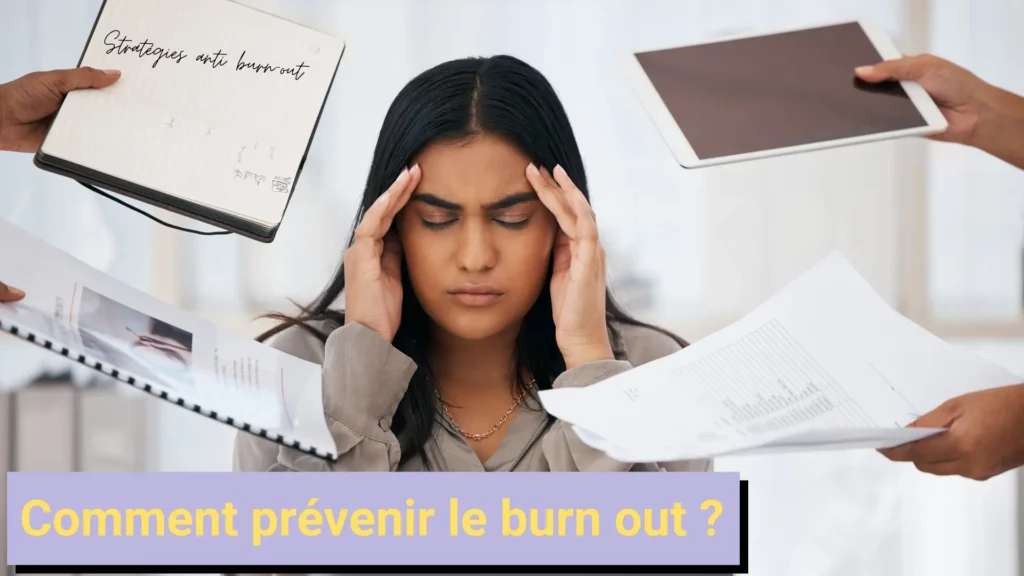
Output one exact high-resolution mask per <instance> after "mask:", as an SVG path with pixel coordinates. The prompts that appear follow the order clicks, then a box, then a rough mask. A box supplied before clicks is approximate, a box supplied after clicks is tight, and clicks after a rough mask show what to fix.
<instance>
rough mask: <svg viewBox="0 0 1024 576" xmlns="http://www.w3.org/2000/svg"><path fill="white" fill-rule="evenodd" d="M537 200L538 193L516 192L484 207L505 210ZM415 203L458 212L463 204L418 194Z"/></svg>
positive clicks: (430, 195) (414, 199) (414, 197)
mask: <svg viewBox="0 0 1024 576" xmlns="http://www.w3.org/2000/svg"><path fill="white" fill-rule="evenodd" d="M536 199H537V193H536V192H516V193H515V194H509V195H508V196H505V197H504V198H502V199H501V200H498V201H497V202H491V203H490V204H486V205H484V209H486V210H503V209H505V208H511V207H512V206H515V205H516V204H522V203H523V202H529V201H531V200H536ZM412 200H413V201H414V202H422V203H424V204H426V205H428V206H435V207H437V208H442V209H444V210H452V211H458V210H462V205H461V204H456V203H455V202H449V201H448V200H444V199H442V198H439V197H437V196H435V195H434V194H429V193H428V194H417V195H415V196H413V197H412Z"/></svg>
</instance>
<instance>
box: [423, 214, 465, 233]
mask: <svg viewBox="0 0 1024 576" xmlns="http://www.w3.org/2000/svg"><path fill="white" fill-rule="evenodd" d="M457 220H458V218H452V217H450V216H434V217H427V218H420V222H421V223H422V224H423V226H424V227H425V228H427V229H428V230H442V229H444V228H447V227H448V226H451V225H452V224H454V223H455V222H456V221H457Z"/></svg>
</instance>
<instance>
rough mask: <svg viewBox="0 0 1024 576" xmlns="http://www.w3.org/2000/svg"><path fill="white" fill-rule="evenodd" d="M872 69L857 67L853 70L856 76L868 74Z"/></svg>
mask: <svg viewBox="0 0 1024 576" xmlns="http://www.w3.org/2000/svg"><path fill="white" fill-rule="evenodd" d="M872 69H873V67H871V66H858V67H856V68H854V69H853V71H854V72H856V73H857V74H870V73H871V70H872Z"/></svg>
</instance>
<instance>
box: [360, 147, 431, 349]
mask: <svg viewBox="0 0 1024 576" xmlns="http://www.w3.org/2000/svg"><path fill="white" fill-rule="evenodd" d="M419 182H420V168H419V166H418V165H417V166H413V167H412V169H410V170H402V173H401V174H400V175H399V176H398V179H397V180H395V183H394V184H392V185H391V187H390V188H388V189H387V190H386V191H385V192H384V194H381V196H380V198H377V201H376V202H374V203H373V205H372V206H370V208H369V210H367V211H366V214H364V215H363V220H362V222H360V223H359V226H358V227H357V228H356V233H355V241H354V242H353V243H352V246H349V248H348V250H346V251H345V324H348V323H350V322H358V323H360V324H362V325H363V326H365V327H367V328H369V329H370V330H373V331H374V332H376V333H377V334H380V336H381V337H382V338H384V339H385V340H387V341H388V342H390V341H391V340H392V339H394V337H395V333H396V332H398V324H399V322H401V320H402V244H401V242H399V240H398V235H397V234H396V233H395V232H394V231H392V230H391V222H392V221H393V220H394V218H395V215H396V214H398V211H399V210H401V209H402V207H403V206H405V203H406V202H407V201H408V200H409V196H411V195H412V191H413V190H415V189H416V186H417V185H418V184H419Z"/></svg>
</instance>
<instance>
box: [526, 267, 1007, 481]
mask: <svg viewBox="0 0 1024 576" xmlns="http://www.w3.org/2000/svg"><path fill="white" fill-rule="evenodd" d="M1021 380H1022V378H1021V377H1020V376H1017V375H1015V374H1013V373H1011V372H1009V371H1007V370H1005V369H1004V368H1002V367H1000V366H998V365H996V364H994V363H992V362H990V361H988V360H986V359H984V358H981V357H980V356H977V355H975V354H974V353H972V352H969V351H967V350H965V349H962V348H958V347H955V346H953V345H951V344H948V343H946V342H944V341H942V340H941V339H939V338H937V337H936V336H934V335H933V334H931V333H929V332H928V331H926V330H924V329H923V328H921V327H920V326H918V325H916V324H914V323H913V322H911V321H910V320H908V319H907V318H905V317H904V316H902V315H901V314H899V313H898V312H896V311H895V310H893V309H892V308H891V307H890V306H889V305H888V304H887V303H886V302H885V300H884V299H882V298H881V296H879V295H878V293H877V292H875V291H874V289H873V288H872V287H871V286H870V284H868V282H867V281H866V280H864V279H863V278H862V277H861V276H860V275H859V274H858V273H857V271H856V270H855V269H854V267H853V266H852V265H851V264H850V263H849V262H848V261H847V260H846V259H845V258H844V257H843V256H842V255H841V254H839V253H833V254H832V255H830V256H829V257H827V258H825V259H824V260H822V261H821V262H820V263H819V264H817V265H816V266H814V267H813V268H812V269H811V270H809V271H807V272H805V273H804V274H803V275H801V276H800V277H799V278H797V279H796V280H795V281H794V282H792V283H791V284H790V285H789V286H788V287H786V288H785V289H783V290H782V291H780V292H779V293H777V294H776V295H775V296H773V297H772V298H770V299H769V300H767V301H766V302H764V303H763V304H762V305H761V306H759V307H758V308H756V309H755V310H754V311H753V312H751V313H750V314H748V315H747V316H746V317H744V318H743V319H741V320H740V321H738V322H736V323H734V324H733V325H731V326H729V327H727V328H725V329H723V330H721V331H719V332H716V333H715V334H713V335H711V336H709V337H707V338H705V339H703V340H700V341H699V342H696V343H694V344H691V345H690V346H688V347H686V348H684V349H683V350H680V351H679V352H676V353H674V354H671V355H669V356H666V357H663V358H661V359H659V360H656V361H653V362H649V363H647V364H643V365H641V366H637V367H634V368H632V369H630V370H628V371H626V372H623V373H621V374H618V375H616V376H613V377H611V378H608V379H606V380H604V381H602V382H599V383H597V384H594V385H591V386H588V387H584V388H572V389H557V390H547V391H543V392H541V394H540V395H541V401H542V403H543V404H544V407H545V409H547V411H548V412H549V413H550V414H552V415H553V416H555V417H557V418H559V419H561V420H563V421H565V422H569V423H571V424H572V425H573V428H574V430H575V431H576V433H577V434H578V435H579V436H580V438H581V440H583V442H585V443H586V444H588V445H590V446H592V447H594V448H597V449H599V450H602V451H604V452H605V453H606V454H608V455H609V456H612V457H613V458H616V459H618V460H622V461H627V462H656V461H658V462H663V461H673V460H685V459H692V458H707V457H713V456H720V455H724V454H753V453H768V452H795V451H806V450H836V449H851V448H885V447H891V446H895V445H899V444H903V443H906V442H909V441H914V440H918V439H921V438H924V437H927V436H929V435H932V434H936V433H941V432H942V430H941V429H924V428H917V427H908V426H907V425H908V424H910V423H912V422H913V421H914V420H915V419H916V418H917V417H919V416H920V415H921V414H924V413H926V412H928V411H929V410H931V409H933V408H935V407H937V406H938V405H939V404H941V403H942V402H943V401H945V400H947V399H949V398H952V397H954V396H957V395H960V394H963V393H966V392H970V391H972V390H979V389H984V388H990V387H995V386H1004V385H1010V384H1014V383H1017V382H1020V381H1021Z"/></svg>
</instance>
